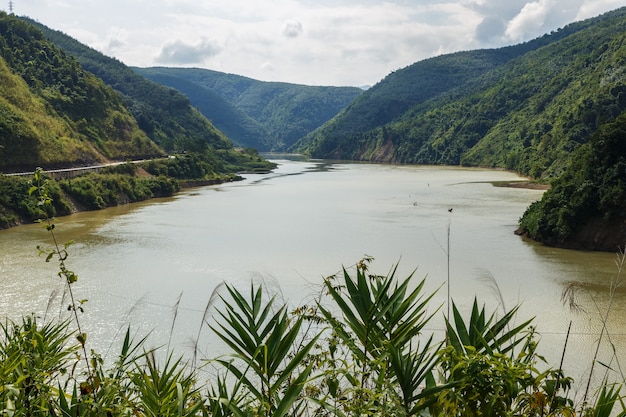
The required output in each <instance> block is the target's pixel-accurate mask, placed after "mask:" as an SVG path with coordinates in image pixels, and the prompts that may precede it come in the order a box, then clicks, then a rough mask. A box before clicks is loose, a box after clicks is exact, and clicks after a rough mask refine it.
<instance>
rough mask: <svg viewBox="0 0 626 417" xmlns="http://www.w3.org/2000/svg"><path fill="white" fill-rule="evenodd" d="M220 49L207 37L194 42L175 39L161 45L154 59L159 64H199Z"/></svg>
mask: <svg viewBox="0 0 626 417" xmlns="http://www.w3.org/2000/svg"><path fill="white" fill-rule="evenodd" d="M220 51H221V47H220V46H219V45H217V44H216V43H215V42H213V41H210V40H209V39H207V38H203V39H202V40H200V41H199V42H197V43H194V44H190V43H186V42H184V41H181V40H176V41H174V42H168V43H166V44H165V45H163V47H162V48H161V52H160V53H159V55H158V56H157V57H156V58H155V60H156V62H158V63H161V64H177V65H185V64H199V63H203V62H204V61H205V60H206V59H207V58H211V57H213V56H215V55H217V54H218V53H219V52H220Z"/></svg>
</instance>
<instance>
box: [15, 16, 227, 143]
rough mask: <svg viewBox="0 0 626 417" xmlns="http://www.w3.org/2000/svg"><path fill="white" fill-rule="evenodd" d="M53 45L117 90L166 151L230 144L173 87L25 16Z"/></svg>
mask: <svg viewBox="0 0 626 417" xmlns="http://www.w3.org/2000/svg"><path fill="white" fill-rule="evenodd" d="M21 19H24V20H25V21H27V22H29V23H31V24H33V25H35V26H37V27H38V28H39V29H40V30H41V31H42V32H43V33H44V35H45V36H46V37H47V38H48V39H50V40H51V41H52V42H53V43H54V44H55V45H56V46H58V47H59V48H61V49H63V50H64V51H66V52H67V53H69V54H71V55H73V56H75V57H76V58H77V59H78V61H79V62H80V64H81V66H82V67H83V68H84V69H85V70H87V71H89V72H91V73H93V74H95V75H96V76H98V77H100V78H101V79H102V80H103V81H104V82H105V83H106V84H107V85H109V86H111V87H112V88H113V89H115V90H116V91H118V92H120V94H122V96H123V98H124V102H125V104H126V106H127V107H128V109H129V110H130V111H131V113H132V114H133V116H134V117H135V119H136V120H137V121H138V123H139V126H140V127H141V128H142V129H143V130H144V131H145V132H146V134H147V135H148V136H149V137H150V138H151V139H152V140H153V141H154V142H156V143H157V144H158V145H159V146H161V147H162V148H163V149H165V150H166V151H172V150H178V151H180V150H187V151H189V150H198V149H202V148H203V147H204V146H206V145H207V144H208V145H209V146H210V147H212V148H215V149H229V148H232V143H231V142H230V141H229V140H228V139H227V138H226V136H225V135H224V134H223V133H222V132H220V131H219V130H217V129H216V128H215V126H213V125H212V124H211V123H210V122H209V121H208V120H207V119H206V118H205V117H204V116H202V114H201V113H200V112H199V111H198V110H197V109H195V108H193V107H192V106H191V104H190V103H189V99H188V98H187V97H185V96H184V95H183V94H180V93H179V92H177V91H176V90H173V89H171V88H167V87H164V86H162V85H160V84H157V83H154V82H152V81H150V80H147V79H146V78H144V77H141V76H139V75H137V74H136V73H135V72H133V71H132V70H131V69H130V68H129V67H128V66H126V65H124V64H123V63H122V62H120V61H118V60H116V59H113V58H109V57H106V56H104V55H103V54H101V53H100V52H98V51H96V50H94V49H92V48H89V47H88V46H86V45H83V44H81V43H80V42H78V41H76V40H75V39H73V38H71V37H69V36H67V35H65V34H63V33H61V32H59V31H56V30H52V29H50V28H48V27H46V26H44V25H42V24H40V23H38V22H35V21H33V20H31V19H29V18H26V17H22V18H21Z"/></svg>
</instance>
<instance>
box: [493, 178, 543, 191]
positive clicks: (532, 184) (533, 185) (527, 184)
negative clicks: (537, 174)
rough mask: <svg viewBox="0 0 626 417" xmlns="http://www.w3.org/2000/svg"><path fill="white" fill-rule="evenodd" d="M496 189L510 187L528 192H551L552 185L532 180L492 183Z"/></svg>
mask: <svg viewBox="0 0 626 417" xmlns="http://www.w3.org/2000/svg"><path fill="white" fill-rule="evenodd" d="M492 184H493V185H494V187H508V188H526V189H528V190H549V189H550V184H545V183H540V182H536V181H531V180H522V181H494V182H492Z"/></svg>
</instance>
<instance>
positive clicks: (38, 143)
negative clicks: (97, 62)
mask: <svg viewBox="0 0 626 417" xmlns="http://www.w3.org/2000/svg"><path fill="white" fill-rule="evenodd" d="M0 82H1V83H2V89H1V90H0V114H2V118H1V119H2V121H0V132H2V135H0V155H1V158H0V169H4V170H6V169H24V168H29V169H34V167H35V166H36V165H40V166H45V167H55V166H56V167H58V166H63V165H65V166H67V165H77V164H86V163H91V162H94V161H101V160H104V159H107V158H110V159H127V158H142V157H154V156H160V155H162V151H161V150H160V149H159V148H158V147H157V146H155V144H154V143H153V142H152V141H150V139H149V138H148V137H147V136H146V135H145V133H144V132H142V131H141V129H139V127H138V125H137V123H136V121H135V119H134V118H133V117H132V116H131V115H130V114H129V113H128V111H127V110H126V108H125V107H124V105H123V104H122V100H121V98H120V96H119V95H118V94H116V93H115V92H114V91H112V90H111V89H109V88H107V87H106V86H105V85H104V83H102V81H100V80H98V79H97V78H96V77H95V76H93V75H92V74H90V73H88V72H86V71H83V70H82V69H81V68H80V65H79V63H78V62H77V61H76V60H75V59H73V58H72V57H70V56H68V55H67V54H65V53H64V52H63V51H61V50H59V49H58V48H56V47H55V46H54V45H53V44H52V43H50V42H49V41H48V40H47V39H46V38H45V37H44V36H43V34H42V33H41V32H40V31H39V30H38V29H36V28H35V27H33V26H32V25H30V24H27V23H25V22H23V21H21V20H19V19H17V18H16V17H14V16H9V15H7V14H5V13H2V12H0Z"/></svg>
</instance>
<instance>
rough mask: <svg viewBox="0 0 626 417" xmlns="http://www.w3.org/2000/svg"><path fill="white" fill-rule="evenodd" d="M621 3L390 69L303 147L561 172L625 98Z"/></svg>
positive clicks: (319, 153) (330, 153) (333, 153)
mask: <svg viewBox="0 0 626 417" xmlns="http://www.w3.org/2000/svg"><path fill="white" fill-rule="evenodd" d="M625 15H626V9H620V10H617V11H614V12H612V13H608V14H606V15H603V16H601V17H598V18H595V19H590V20H587V21H584V22H579V23H575V24H572V25H569V26H567V27H565V28H564V29H561V30H559V31H557V32H555V33H553V34H550V35H546V36H544V37H542V38H540V39H537V40H535V41H532V42H528V43H526V44H522V45H518V46H514V47H507V48H501V49H496V50H481V51H468V52H462V53H456V54H451V55H445V56H441V57H437V58H432V59H429V60H425V61H421V62H418V63H416V64H414V65H412V66H410V67H407V68H405V69H403V70H400V71H397V72H395V73H393V74H390V75H389V76H388V77H386V78H385V79H384V80H383V81H381V82H380V83H379V84H377V85H376V86H374V87H373V88H372V89H370V90H369V91H367V92H366V93H364V94H363V95H362V96H361V97H359V98H358V99H357V100H355V102H354V103H353V104H351V105H350V106H349V107H348V108H346V110H345V111H343V112H342V113H341V114H339V115H338V116H337V117H335V118H334V119H333V120H331V121H330V122H329V123H327V124H326V125H325V126H323V127H322V128H320V129H318V130H317V131H315V132H314V133H312V134H311V135H309V137H307V138H306V140H305V141H303V142H301V143H300V145H299V147H300V149H304V150H306V151H308V152H309V153H310V154H311V155H313V156H315V157H333V158H342V159H361V160H377V161H394V162H403V163H431V164H432V163H434V164H468V165H485V166H494V167H503V168H509V169H513V170H516V171H518V172H521V173H524V174H529V175H532V176H534V177H544V176H550V175H553V174H555V173H558V172H560V170H561V168H562V167H563V166H564V165H565V164H566V161H567V160H568V158H569V155H570V153H571V151H573V150H574V149H575V148H576V147H577V146H579V144H581V143H584V142H585V141H587V140H588V139H589V137H590V135H591V133H593V132H594V131H595V130H596V129H597V128H598V126H599V123H601V122H602V121H603V120H608V119H613V118H615V117H616V116H617V115H618V114H619V113H620V112H621V109H622V108H623V107H624V104H625V103H626V102H623V99H621V95H620V92H621V89H622V87H623V80H622V77H621V74H622V67H623V64H621V62H623V61H621V60H622V59H624V55H625V53H624V51H623V49H622V48H621V46H620V45H621V42H622V40H623V39H624V38H625V37H626V35H625V34H624V27H625V26H626V21H625V19H624V16H625Z"/></svg>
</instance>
